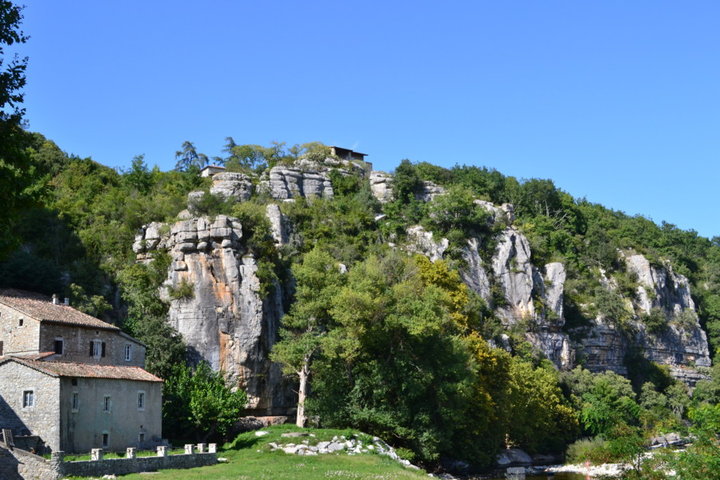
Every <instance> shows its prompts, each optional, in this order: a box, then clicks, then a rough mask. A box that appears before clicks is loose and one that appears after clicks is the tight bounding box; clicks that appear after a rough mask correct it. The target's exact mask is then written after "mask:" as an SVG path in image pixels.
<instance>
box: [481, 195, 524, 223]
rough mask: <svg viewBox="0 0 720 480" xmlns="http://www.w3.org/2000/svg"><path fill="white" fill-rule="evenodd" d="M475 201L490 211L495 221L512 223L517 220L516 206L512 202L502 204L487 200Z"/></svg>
mask: <svg viewBox="0 0 720 480" xmlns="http://www.w3.org/2000/svg"><path fill="white" fill-rule="evenodd" d="M473 203H474V204H475V205H478V206H480V207H482V208H484V209H485V210H487V211H488V212H490V214H491V215H492V221H493V223H499V222H505V223H506V224H507V225H512V223H513V222H514V221H515V206H514V205H513V204H512V203H503V204H502V205H500V206H497V205H495V204H494V203H492V202H488V201H485V200H475V201H474V202H473Z"/></svg>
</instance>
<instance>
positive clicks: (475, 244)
mask: <svg viewBox="0 0 720 480" xmlns="http://www.w3.org/2000/svg"><path fill="white" fill-rule="evenodd" d="M479 248H480V241H479V240H478V239H477V238H474V237H473V238H470V239H469V240H468V241H467V245H466V246H465V248H463V251H462V258H463V260H464V262H465V265H464V266H463V268H461V269H460V278H462V280H463V282H464V283H465V284H466V285H467V286H468V287H469V288H470V290H472V291H473V292H475V293H477V294H478V295H480V297H481V298H482V299H483V300H485V303H486V304H488V305H491V304H492V294H491V293H490V280H489V279H488V275H487V272H486V271H485V265H484V263H483V260H482V258H481V257H480V252H479Z"/></svg>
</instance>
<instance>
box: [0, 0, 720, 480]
mask: <svg viewBox="0 0 720 480" xmlns="http://www.w3.org/2000/svg"><path fill="white" fill-rule="evenodd" d="M20 19H21V10H20V9H18V8H17V7H14V6H13V5H12V4H11V3H9V2H7V1H0V46H1V45H9V44H12V43H17V42H20V43H21V42H23V41H24V39H25V37H24V35H23V34H22V33H21V31H20V30H19V29H18V25H19V21H20ZM0 53H2V52H1V51H0ZM24 70H25V61H24V60H22V59H16V60H14V61H13V62H11V63H10V64H8V65H7V69H6V71H5V72H3V74H1V75H0V111H2V113H0V203H2V204H3V206H4V208H3V210H2V212H0V228H2V230H1V232H0V233H2V234H1V235H0V287H15V288H23V289H27V290H33V291H38V292H42V293H47V294H52V293H60V294H62V295H63V296H69V297H72V301H73V305H75V306H76V307H78V308H80V309H82V310H84V311H87V312H88V313H91V314H93V315H96V316H99V317H102V318H105V319H107V320H109V321H113V322H115V323H117V324H118V325H120V326H121V327H122V328H123V329H125V330H126V331H128V332H129V333H131V334H132V335H134V336H136V337H138V338H139V339H140V340H142V341H143V342H145V343H146V344H147V346H148V355H147V361H148V369H149V370H150V371H152V372H153V373H156V374H158V375H160V376H162V377H164V378H165V379H166V380H167V387H166V402H167V407H168V408H167V409H166V418H165V420H166V427H165V431H166V432H168V433H169V434H170V435H172V436H173V437H174V439H175V440H183V439H186V438H203V439H204V438H213V437H214V438H224V437H227V436H228V435H229V434H230V431H231V426H232V423H233V420H234V418H235V417H236V416H237V415H238V414H239V413H240V410H241V405H242V403H243V401H244V394H243V393H242V392H239V391H237V385H226V384H225V381H224V380H223V378H222V377H221V375H219V374H217V373H213V372H211V371H209V369H208V368H207V366H205V365H201V366H199V367H198V368H196V369H195V370H193V369H189V368H187V367H186V365H185V353H186V349H185V346H184V345H183V343H182V339H181V338H180V337H179V335H178V334H177V332H174V331H173V330H172V328H171V327H170V326H169V325H168V324H167V323H166V321H165V320H166V315H167V310H168V305H167V303H166V302H164V301H163V300H162V299H160V298H159V296H158V289H159V287H160V285H161V283H162V282H163V281H164V280H165V278H166V276H167V269H168V267H169V264H170V258H169V256H168V255H167V253H164V252H161V253H158V254H156V255H155V256H154V258H153V261H152V262H148V263H137V262H136V259H135V255H134V254H133V252H132V249H131V245H132V243H133V239H134V235H135V234H136V232H137V231H138V229H139V228H140V227H141V226H142V225H143V224H147V223H149V222H152V221H158V222H172V221H174V220H175V219H176V218H177V215H178V213H179V212H180V211H181V210H182V209H184V208H185V207H186V202H187V194H188V193H189V192H190V191H193V190H207V189H208V187H209V180H208V179H203V178H201V177H200V176H199V175H198V172H199V169H200V168H201V167H202V166H204V165H206V164H207V163H208V162H209V161H210V160H211V159H209V158H208V157H207V156H206V155H204V154H202V153H201V152H198V151H197V150H196V148H195V146H194V145H193V144H192V142H185V143H183V145H182V146H181V148H180V150H178V152H177V154H176V160H177V165H176V168H175V169H174V170H173V171H169V172H162V171H160V170H159V169H158V168H157V167H154V168H150V167H149V166H148V165H147V163H146V162H145V159H144V158H143V157H142V156H138V157H136V158H134V159H133V160H132V162H131V166H130V167H129V168H128V169H126V170H114V169H111V168H108V167H105V166H103V165H101V164H100V163H98V162H95V161H93V160H92V159H89V158H78V157H75V156H72V155H68V154H66V153H64V152H63V151H62V150H61V149H60V148H59V147H58V146H57V145H55V144H54V143H53V142H52V141H50V140H48V139H46V138H45V137H43V136H42V135H41V134H39V133H31V132H27V131H25V130H23V128H22V114H23V112H22V109H21V107H20V106H19V104H20V102H21V100H22V94H21V93H20V89H21V87H22V85H23V83H24ZM224 151H225V153H226V156H225V157H224V158H214V159H212V161H213V162H215V163H225V164H226V165H227V167H228V168H229V169H230V170H232V171H239V172H243V173H246V174H248V175H250V176H251V177H252V178H253V179H254V181H257V174H258V173H261V172H263V171H265V170H266V169H267V168H269V167H272V166H273V165H278V164H292V163H293V162H295V161H297V160H298V159H299V158H301V157H304V158H307V159H310V160H313V161H321V162H322V161H324V159H325V158H326V157H327V156H328V155H329V150H328V148H327V147H326V146H324V145H322V144H320V143H317V142H312V143H308V144H304V145H296V146H292V147H287V146H285V145H284V144H282V143H274V144H273V145H271V146H269V147H262V146H258V145H238V144H236V143H235V141H234V140H233V139H232V138H231V137H228V138H227V140H226V145H225V149H224ZM471 160H473V159H468V161H471ZM330 175H331V178H333V180H334V182H335V193H336V195H335V198H333V199H298V200H297V201H295V202H294V203H292V204H285V205H283V212H284V214H285V215H287V217H288V218H289V220H290V222H291V224H292V225H293V229H294V238H293V241H292V242H291V243H290V245H288V246H285V247H282V248H280V249H277V248H276V247H275V246H274V244H273V241H272V239H271V237H270V236H269V234H268V233H269V225H268V222H267V220H266V219H265V215H264V206H265V204H266V203H267V202H268V201H270V199H269V198H266V197H263V196H262V195H260V196H256V197H255V198H253V199H252V200H251V201H249V202H246V203H242V204H232V203H230V202H226V201H223V200H222V199H220V198H218V197H214V196H212V195H206V196H205V197H204V200H203V201H202V203H201V204H199V205H196V206H195V207H196V208H197V209H198V210H199V211H201V212H203V213H205V214H208V215H216V214H220V213H225V214H230V215H234V216H236V217H238V218H239V219H240V220H241V222H242V223H243V230H244V232H245V234H246V235H245V237H244V239H245V241H246V246H247V248H248V249H249V250H250V251H251V252H252V253H254V254H255V257H256V258H258V259H259V266H260V270H259V276H260V277H261V280H262V281H263V289H262V290H261V291H262V293H263V294H267V293H269V289H270V288H272V285H273V283H274V280H277V281H278V282H280V283H283V284H286V285H288V286H290V285H294V297H293V298H292V299H289V304H290V305H289V309H288V315H287V316H286V317H285V319H284V328H283V331H282V334H281V337H280V338H279V339H278V340H279V343H278V344H277V347H276V350H275V352H274V358H275V359H276V360H278V361H280V362H282V363H283V364H284V365H285V366H286V370H287V371H288V372H289V373H292V374H295V375H297V376H298V379H299V384H300V385H301V389H302V392H303V397H302V398H301V400H302V402H301V407H302V408H303V412H302V415H301V416H300V417H301V418H300V423H304V417H305V413H306V412H305V409H307V416H308V417H309V418H310V417H314V416H317V417H319V420H320V422H322V423H323V424H324V425H328V426H334V427H338V428H356V429H360V430H362V431H364V432H367V433H369V434H373V435H378V436H380V437H382V438H384V439H385V440H387V441H388V442H390V443H391V444H392V445H394V446H396V447H398V448H399V449H400V451H401V452H402V453H403V455H404V456H406V457H407V458H410V459H412V460H413V461H417V462H420V463H421V464H423V465H428V466H437V465H439V464H442V463H443V461H444V460H446V459H457V458H460V459H463V460H468V461H471V462H473V463H474V464H476V465H480V466H488V465H490V464H491V463H492V461H493V459H494V455H495V454H496V453H497V452H498V451H499V450H500V449H501V448H503V447H505V446H518V447H521V448H523V449H526V450H527V451H529V452H531V453H535V452H558V453H561V452H563V451H564V450H565V448H566V446H567V445H568V444H571V442H576V443H574V444H573V446H572V447H571V453H572V455H574V456H575V457H576V458H578V459H581V458H588V459H592V460H598V459H601V460H607V459H612V458H620V459H628V458H635V457H636V456H637V452H638V451H639V450H638V448H639V446H642V443H643V441H644V439H645V438H646V437H648V436H650V435H652V434H657V433H664V432H668V431H678V432H681V433H688V432H689V431H690V432H693V433H694V434H695V435H696V438H697V439H698V440H697V441H696V442H695V445H694V446H693V448H692V449H689V450H688V453H687V454H686V455H681V456H678V457H672V458H669V459H667V460H666V464H667V465H670V466H672V468H674V469H676V471H678V472H682V475H683V478H701V476H700V475H702V472H707V471H708V470H707V468H708V466H712V465H713V462H715V461H716V460H713V458H715V459H716V457H714V455H716V451H717V448H718V444H717V440H716V438H717V437H716V435H717V433H718V431H719V430H720V422H718V421H717V417H718V415H717V404H718V401H719V400H720V375H718V372H717V371H713V372H711V373H712V374H713V375H712V376H711V380H708V381H703V382H700V383H699V384H698V386H697V388H696V389H695V391H694V393H693V394H692V395H690V394H689V392H688V391H687V389H686V388H685V387H684V386H683V385H682V384H680V383H678V382H677V381H675V380H673V379H672V378H671V377H670V376H669V374H668V372H667V371H666V370H664V369H663V368H662V367H660V366H657V365H652V364H648V362H647V361H644V360H643V359H642V357H641V356H629V357H628V359H627V366H628V368H629V370H630V372H631V377H632V378H631V379H625V378H623V377H620V376H619V375H616V374H614V373H609V372H606V373H601V374H592V373H590V372H588V371H587V370H585V369H583V368H581V367H578V368H576V369H575V370H573V371H571V372H563V373H560V372H558V371H557V370H556V369H555V368H554V367H553V366H552V364H551V363H550V362H549V361H548V360H547V359H543V358H541V357H540V356H539V355H538V354H537V353H536V352H534V351H533V349H532V348H530V347H529V345H528V344H527V343H526V342H525V341H524V337H523V335H522V333H523V332H522V331H508V332H504V331H503V330H502V328H501V327H500V324H499V321H498V319H497V318H496V317H495V316H494V314H493V312H492V309H491V308H490V306H489V305H487V304H486V303H485V302H484V301H483V300H482V299H480V298H479V297H478V296H477V295H475V294H473V293H472V292H471V291H469V289H468V288H467V287H466V286H465V285H464V284H463V283H462V282H461V280H460V277H459V274H458V268H459V267H461V266H462V264H463V263H462V262H463V259H462V256H461V255H460V250H459V246H461V245H463V242H464V240H466V239H468V238H469V237H475V238H478V239H480V249H481V251H480V254H481V256H482V257H483V258H485V259H489V258H491V256H492V254H493V251H494V248H495V238H496V234H497V232H498V230H499V229H501V228H503V227H504V225H503V223H502V222H494V223H493V222H490V221H489V218H488V214H487V212H486V211H485V210H484V209H483V208H482V207H480V206H478V205H476V204H475V203H474V200H475V199H485V200H488V201H491V202H493V203H495V204H502V203H512V204H513V205H514V206H515V215H516V221H515V226H516V227H517V228H518V229H520V230H521V231H522V232H523V233H524V234H525V235H526V236H527V237H528V239H529V241H530V243H531V247H532V255H533V262H534V263H535V264H536V265H543V264H545V263H547V262H550V261H562V262H563V263H564V264H565V266H566V269H567V272H568V280H567V283H566V295H565V305H564V307H565V312H566V319H567V323H566V327H565V328H566V329H567V330H568V332H571V333H573V334H575V333H576V332H577V330H575V329H574V327H577V326H581V325H584V324H587V323H588V322H589V321H590V320H591V319H593V318H595V316H596V315H597V314H603V315H604V316H606V317H607V318H609V319H610V320H612V321H614V322H615V326H616V327H617V328H618V329H620V330H622V329H626V328H628V321H629V320H630V319H631V318H632V317H633V315H635V313H634V312H632V311H630V310H629V309H628V308H626V305H625V304H624V303H623V297H632V296H633V295H635V293H634V292H635V291H636V288H637V286H638V285H637V279H634V278H633V277H632V275H630V274H629V273H628V272H627V271H625V267H624V263H623V262H622V261H621V259H620V256H619V253H618V252H619V251H635V252H639V253H642V254H644V255H645V256H646V257H647V258H648V259H650V261H651V262H652V263H654V264H661V263H663V262H669V263H670V264H671V265H672V266H673V268H674V269H675V270H676V271H677V272H679V273H681V274H683V275H685V276H687V277H688V278H689V279H690V282H691V285H692V291H693V296H694V300H695V302H696V304H697V305H698V309H699V316H700V321H701V324H702V326H703V327H704V328H705V329H706V331H707V333H708V337H709V339H710V343H711V347H712V348H713V351H716V350H717V349H718V348H719V347H720V238H718V237H716V238H713V239H706V238H703V237H700V236H698V235H697V233H696V232H693V231H684V230H681V229H678V228H677V227H675V226H673V225H670V224H665V223H663V224H661V225H657V224H655V223H653V222H651V221H650V220H648V219H645V218H643V217H640V216H634V217H632V216H628V215H625V214H623V213H622V212H616V211H612V210H609V209H607V208H605V207H602V206H600V205H597V204H593V203H590V202H588V201H586V200H584V199H575V198H573V197H572V196H571V195H569V194H568V193H566V192H563V191H561V190H559V189H558V188H556V187H555V186H554V184H553V183H552V181H550V180H542V179H530V180H524V181H520V180H518V179H515V178H513V177H508V176H505V175H503V174H501V173H499V172H497V171H496V170H492V169H488V168H481V167H476V166H467V165H457V166H455V167H453V168H449V169H447V168H441V167H437V166H433V165H430V164H427V163H419V164H413V163H412V162H410V161H408V160H403V161H402V162H401V163H400V164H399V165H398V166H397V168H396V170H395V177H394V181H393V188H394V200H393V201H392V202H390V203H388V204H385V205H381V204H380V203H379V202H378V201H377V200H376V199H375V198H374V197H373V196H372V194H371V192H370V189H369V184H368V182H367V181H364V180H362V179H361V178H360V177H359V176H352V175H351V176H345V175H342V174H341V173H340V172H338V171H331V172H330ZM424 181H432V182H435V183H437V184H439V185H442V186H444V187H445V188H446V189H447V194H446V195H444V196H442V197H439V198H438V199H436V201H433V202H424V201H421V200H420V199H418V194H419V193H420V190H421V188H422V182H424ZM379 214H382V215H379ZM414 224H420V225H423V226H424V227H425V228H426V229H428V230H430V231H432V232H435V233H437V234H439V235H442V236H444V237H446V238H448V239H449V240H450V245H451V248H450V249H449V251H448V253H447V255H446V259H445V260H440V261H437V262H435V263H432V262H430V261H428V260H427V259H426V258H425V257H422V256H414V257H412V256H408V255H405V254H401V253H399V252H398V251H397V250H396V249H394V248H392V247H391V246H390V243H398V242H401V241H402V240H403V236H404V235H405V232H406V227H408V226H409V225H414ZM601 271H602V272H605V274H607V275H610V276H612V277H613V278H614V279H615V281H616V282H617V283H618V290H617V291H616V292H609V291H608V290H607V289H605V288H601V284H600V282H599V272H601ZM345 272H347V273H345ZM183 290H188V289H187V286H186V287H185V288H184V289H183V288H182V287H181V288H179V289H177V290H176V291H174V292H171V293H172V294H173V295H176V296H177V298H183V296H185V295H187V293H188V292H186V291H183ZM494 298H495V300H496V305H499V304H501V303H502V296H501V295H499V294H498V292H495V296H494ZM539 307H542V306H541V305H540V306H539ZM662 315H663V314H662V312H651V313H650V314H649V315H646V316H643V317H641V319H642V321H644V322H645V324H646V325H647V327H648V329H649V330H650V331H651V332H655V333H657V332H661V331H662V329H663V328H664V325H665V324H666V320H667V319H663V318H662ZM685 320H686V319H685ZM685 320H684V319H683V318H680V317H678V318H675V319H673V321H676V322H680V323H682V322H683V321H685ZM500 333H507V334H508V335H509V337H510V338H509V340H508V341H509V342H510V343H511V344H512V346H513V349H512V350H513V355H511V354H510V353H508V352H507V351H505V350H503V349H499V348H495V347H494V346H493V345H496V344H499V343H496V342H497V341H499V340H500V339H499V334H500ZM581 438H592V440H589V441H588V440H580V439H581ZM317 462H322V460H317ZM638 472H640V470H639V469H638ZM293 473H295V472H293ZM638 474H640V473H638ZM218 478H219V477H218ZM703 478H710V477H703Z"/></svg>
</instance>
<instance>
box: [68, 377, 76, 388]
mask: <svg viewBox="0 0 720 480" xmlns="http://www.w3.org/2000/svg"><path fill="white" fill-rule="evenodd" d="M70 383H71V384H72V386H73V387H77V378H73V379H72V380H70Z"/></svg>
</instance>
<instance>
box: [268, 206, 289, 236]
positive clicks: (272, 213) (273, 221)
mask: <svg viewBox="0 0 720 480" xmlns="http://www.w3.org/2000/svg"><path fill="white" fill-rule="evenodd" d="M265 215H266V216H267V219H268V221H269V222H270V231H271V233H272V236H273V239H275V246H276V247H281V246H283V245H287V243H288V241H289V238H290V231H289V230H290V228H289V225H288V223H289V222H288V220H287V218H286V217H285V215H283V213H282V212H281V211H280V207H278V206H277V205H276V204H274V203H270V204H268V206H267V207H265Z"/></svg>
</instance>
